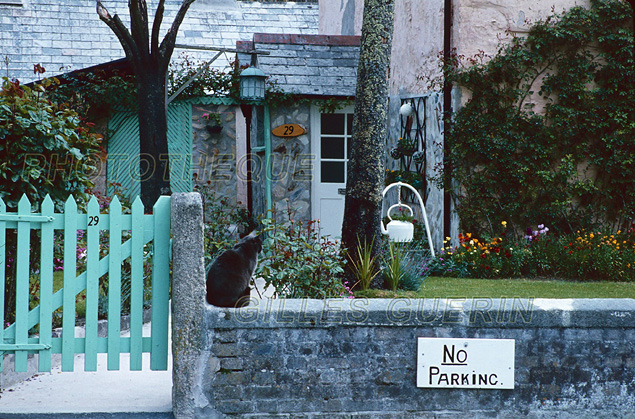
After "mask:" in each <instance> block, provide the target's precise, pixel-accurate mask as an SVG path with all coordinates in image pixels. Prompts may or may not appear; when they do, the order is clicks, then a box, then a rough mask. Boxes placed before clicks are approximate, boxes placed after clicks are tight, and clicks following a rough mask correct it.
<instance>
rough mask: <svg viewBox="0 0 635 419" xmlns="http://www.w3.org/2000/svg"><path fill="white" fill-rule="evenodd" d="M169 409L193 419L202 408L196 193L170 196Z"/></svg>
mask: <svg viewBox="0 0 635 419" xmlns="http://www.w3.org/2000/svg"><path fill="white" fill-rule="evenodd" d="M171 207H172V356H173V364H174V367H173V374H172V410H173V413H174V417H175V418H177V419H178V418H192V417H194V416H195V411H197V410H198V409H200V408H201V407H204V406H199V405H200V404H205V402H204V400H206V399H205V398H204V397H200V395H202V388H201V379H202V377H200V373H199V371H200V370H201V368H200V365H199V364H200V363H201V360H202V359H204V357H202V356H201V352H202V350H203V348H204V343H205V341H204V340H205V336H206V333H205V326H204V322H203V319H204V315H203V312H204V310H205V262H204V257H203V201H202V199H201V196H200V195H199V194H198V193H192V192H190V193H175V194H173V195H172V202H171Z"/></svg>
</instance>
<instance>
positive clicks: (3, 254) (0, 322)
mask: <svg viewBox="0 0 635 419" xmlns="http://www.w3.org/2000/svg"><path fill="white" fill-rule="evenodd" d="M6 212H7V205H6V204H5V203H4V201H3V200H2V198H0V214H5V213H6ZM6 228H7V222H6V221H0V344H2V343H4V327H5V324H4V290H5V289H6V284H5V281H6V277H5V274H6V271H5V266H6V263H7V251H6V250H7V236H6ZM3 364H4V352H2V351H0V371H3V369H2V368H3V366H4V365H3Z"/></svg>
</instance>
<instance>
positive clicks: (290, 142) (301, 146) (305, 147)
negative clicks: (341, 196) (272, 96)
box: [269, 102, 317, 220]
mask: <svg viewBox="0 0 635 419" xmlns="http://www.w3.org/2000/svg"><path fill="white" fill-rule="evenodd" d="M310 121H311V118H310V105H309V104H308V103H307V102H303V103H299V104H295V105H290V106H284V107H282V106H281V107H280V108H276V109H273V110H272V112H271V128H269V129H273V128H275V127H278V126H280V125H284V124H300V125H302V126H303V127H305V128H306V130H307V131H306V132H305V133H304V134H302V135H300V136H298V137H291V138H282V137H276V136H275V135H272V136H271V151H272V153H271V164H270V167H271V200H272V203H273V207H274V208H275V209H276V210H277V214H278V215H279V216H280V217H282V218H281V220H282V219H286V217H287V214H288V213H287V207H290V208H292V209H293V217H295V218H296V219H301V220H309V219H311V180H312V179H313V176H312V172H313V164H315V160H314V157H315V156H314V154H315V153H313V155H312V154H311V152H312V151H311V137H310V135H311V130H312V129H317V128H316V127H311V126H310Z"/></svg>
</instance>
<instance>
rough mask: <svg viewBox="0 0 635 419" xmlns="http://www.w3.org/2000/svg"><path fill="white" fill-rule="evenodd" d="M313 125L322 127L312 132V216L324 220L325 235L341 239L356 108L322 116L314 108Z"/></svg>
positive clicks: (321, 221)
mask: <svg viewBox="0 0 635 419" xmlns="http://www.w3.org/2000/svg"><path fill="white" fill-rule="evenodd" d="M311 125H312V126H313V127H316V128H319V129H314V130H312V131H313V132H312V133H311V148H312V150H313V151H314V153H315V155H316V165H315V174H316V176H315V177H314V182H313V188H312V191H313V203H314V204H313V206H312V208H313V211H312V217H313V218H314V219H319V220H320V233H321V234H322V235H323V236H327V235H328V236H330V237H332V238H339V237H341V235H342V220H343V219H344V198H345V193H346V170H347V168H346V166H347V164H346V163H347V162H348V156H349V154H350V137H351V131H352V127H353V108H352V107H348V108H346V109H342V110H338V111H336V112H335V113H320V112H319V109H318V108H317V107H314V108H313V109H312V124H311Z"/></svg>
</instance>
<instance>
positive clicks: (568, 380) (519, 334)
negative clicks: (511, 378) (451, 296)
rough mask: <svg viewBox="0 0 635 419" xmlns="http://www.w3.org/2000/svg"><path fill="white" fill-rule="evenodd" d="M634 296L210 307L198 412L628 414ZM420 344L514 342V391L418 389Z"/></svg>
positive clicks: (634, 383)
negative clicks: (432, 340) (428, 340)
mask: <svg viewBox="0 0 635 419" xmlns="http://www.w3.org/2000/svg"><path fill="white" fill-rule="evenodd" d="M634 315H635V301H633V300H627V299H624V300H619V299H616V300H538V299H536V300H519V299H513V300H512V299H501V300H490V299H474V300H471V299H469V300H465V299H457V300H406V299H397V300H365V299H357V300H326V301H318V300H255V301H254V302H253V303H252V305H251V306H249V307H246V308H243V309H239V310H233V309H218V308H215V307H211V306H207V307H206V309H205V319H204V323H205V324H206V327H207V329H206V330H207V337H206V342H205V343H204V350H203V351H202V352H201V358H200V364H199V365H200V370H199V372H198V373H199V380H200V381H199V383H200V389H201V394H200V396H201V398H200V399H199V400H198V415H199V417H213V416H214V415H217V417H276V418H277V417H293V418H344V417H346V418H362V417H363V418H382V417H385V418H413V417H417V418H419V417H439V416H441V417H452V416H457V417H526V416H531V417H571V418H574V417H576V418H577V417H593V416H597V415H598V414H599V415H603V417H625V416H628V415H632V414H633V412H634V411H635V324H634V323H633V316H634ZM417 337H445V338H494V339H503V338H504V339H515V344H516V355H515V363H516V367H515V388H514V389H513V390H467V389H423V388H417V387H416V350H417V346H416V344H417Z"/></svg>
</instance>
